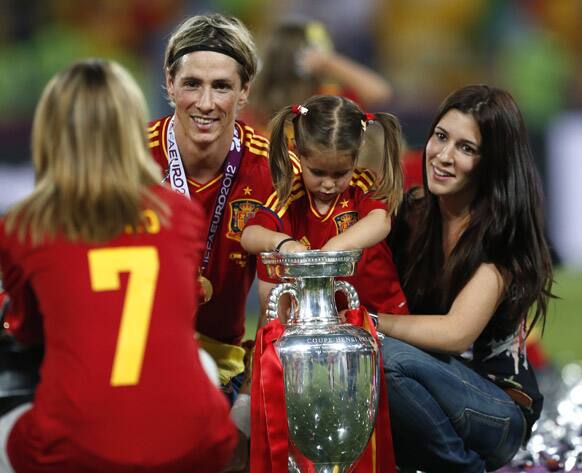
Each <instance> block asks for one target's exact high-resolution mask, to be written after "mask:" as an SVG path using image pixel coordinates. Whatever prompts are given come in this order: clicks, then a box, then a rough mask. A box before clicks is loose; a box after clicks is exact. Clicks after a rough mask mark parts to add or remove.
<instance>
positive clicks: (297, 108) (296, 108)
mask: <svg viewBox="0 0 582 473" xmlns="http://www.w3.org/2000/svg"><path fill="white" fill-rule="evenodd" d="M291 111H292V112H293V113H294V114H295V115H307V112H308V111H309V110H307V108H306V107H304V106H303V105H292V106H291Z"/></svg>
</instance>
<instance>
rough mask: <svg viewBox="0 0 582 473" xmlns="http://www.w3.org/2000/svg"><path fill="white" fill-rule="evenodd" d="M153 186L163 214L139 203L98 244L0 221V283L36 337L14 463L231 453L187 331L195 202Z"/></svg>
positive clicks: (193, 289) (150, 461)
mask: <svg viewBox="0 0 582 473" xmlns="http://www.w3.org/2000/svg"><path fill="white" fill-rule="evenodd" d="M153 191H154V192H155V193H156V194H157V196H158V198H159V199H160V200H161V201H163V202H165V203H166V205H167V206H168V207H169V209H170V211H171V215H170V217H169V219H168V222H167V224H166V225H164V224H163V223H162V221H161V219H160V218H159V217H158V215H157V214H156V213H155V212H154V211H153V210H151V209H145V210H144V215H145V217H146V218H147V222H148V223H147V224H146V225H143V228H139V229H138V231H126V232H125V233H123V234H122V235H120V236H118V237H116V238H115V239H113V240H112V241H109V242H106V243H102V244H87V243H84V242H71V241H68V240H65V239H64V238H62V237H60V236H57V237H55V238H54V239H52V240H50V241H48V240H47V241H46V242H44V243H42V244H39V245H35V246H32V245H31V244H30V242H29V239H28V238H27V239H26V240H25V241H24V242H20V241H19V240H18V239H17V238H16V236H15V235H14V234H13V233H11V234H10V235H7V234H6V232H5V229H4V226H3V223H0V265H1V266H0V267H1V270H2V274H3V282H4V286H5V289H6V291H7V292H8V294H9V295H10V298H11V301H12V303H13V304H14V312H15V313H20V314H23V316H24V317H25V318H30V319H31V320H32V321H35V322H36V323H42V331H43V338H44V343H45V356H44V360H43V363H42V366H41V376H40V379H41V380H40V383H39V384H38V386H37V390H36V394H35V399H34V402H33V407H32V409H31V410H29V411H27V412H26V413H25V414H24V415H23V416H22V417H21V418H20V419H19V420H18V421H17V423H16V424H15V425H14V428H13V429H12V431H11V434H10V436H9V440H8V446H7V451H8V455H9V458H10V461H11V463H12V464H13V467H14V469H15V471H16V472H17V473H37V472H38V473H40V472H42V473H78V472H81V471H82V472H91V473H97V472H101V473H102V472H108V473H118V472H119V473H121V472H130V471H131V472H146V471H147V472H148V473H151V472H153V473H158V472H159V473H162V472H163V473H168V472H185V471H219V470H220V468H221V467H222V465H224V463H225V462H227V461H228V459H229V457H230V455H231V452H232V450H233V448H234V446H235V444H236V442H237V434H236V429H235V427H234V425H233V424H232V422H231V421H230V417H229V407H228V405H227V401H226V399H225V397H224V395H223V394H222V393H220V392H219V391H218V390H217V389H216V388H215V387H214V386H213V385H212V383H211V381H210V380H209V379H208V377H207V376H206V374H205V373H204V370H203V368H202V366H201V363H200V359H199V357H198V344H197V342H196V341H195V340H194V337H193V334H192V318H193V317H194V314H195V312H196V308H197V303H198V302H197V293H198V287H197V282H196V275H197V268H198V265H199V262H200V256H201V251H202V246H203V236H202V235H203V234H205V229H204V228H203V225H202V216H203V212H202V209H201V208H200V206H199V205H198V204H196V203H192V202H190V201H188V200H186V199H184V198H183V197H182V196H180V195H178V194H175V193H174V192H172V191H170V190H168V189H165V188H163V187H161V186H155V188H154V189H153ZM25 326H26V324H21V325H20V327H25ZM13 329H14V332H15V335H16V336H18V335H19V333H18V332H19V328H18V327H13Z"/></svg>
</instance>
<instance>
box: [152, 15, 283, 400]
mask: <svg viewBox="0 0 582 473" xmlns="http://www.w3.org/2000/svg"><path fill="white" fill-rule="evenodd" d="M257 61H258V58H257V53H256V48H255V45H254V42H253V40H252V37H251V35H250V33H249V31H248V30H247V29H246V27H245V26H244V25H243V24H242V23H241V22H240V21H239V20H237V19H236V18H232V17H225V16H222V15H219V14H210V15H201V16H194V17H191V18H189V19H187V20H186V21H185V22H184V23H182V24H181V25H179V26H178V27H177V28H176V30H175V31H174V33H173V34H172V35H171V37H170V39H169V41H168V45H167V47H166V53H165V60H164V71H165V74H166V89H167V93H168V98H169V100H170V103H171V104H172V105H173V106H174V107H175V112H174V114H173V115H172V116H168V117H164V118H161V119H158V120H155V121H153V122H151V124H150V128H149V137H150V148H151V151H152V153H153V156H154V158H155V159H156V161H157V162H158V164H159V165H160V166H161V167H162V169H163V176H164V180H165V181H167V182H168V183H169V184H170V185H171V187H172V188H173V189H174V190H175V191H177V192H179V193H182V194H184V195H186V196H189V197H190V198H195V199H197V200H198V201H199V202H201V203H202V206H203V207H204V208H205V210H206V212H207V215H206V220H205V226H206V228H207V232H208V233H207V237H206V242H205V253H204V255H203V258H202V263H201V267H200V272H199V275H198V277H199V280H200V282H201V285H202V287H203V288H204V290H205V291H204V296H205V297H204V300H203V301H202V302H203V305H201V306H200V309H199V312H198V317H197V325H196V331H197V332H198V336H199V341H200V343H201V345H202V346H203V347H204V348H205V349H206V350H207V351H208V352H209V353H210V354H211V356H212V357H213V358H214V360H215V361H216V363H217V365H218V369H219V376H220V381H221V384H222V386H223V390H224V391H225V393H226V394H227V396H228V397H229V399H230V400H231V402H233V401H234V399H235V398H236V396H237V392H238V389H239V386H240V384H241V381H242V376H243V371H244V363H243V357H244V350H243V349H242V348H241V346H240V344H241V340H242V337H243V335H244V328H245V306H246V298H247V293H248V291H249V289H250V286H251V284H252V281H253V278H254V275H255V266H256V262H255V258H254V257H253V256H251V255H249V254H248V253H247V252H245V251H244V250H243V249H242V248H241V246H240V235H241V232H242V230H243V228H244V226H245V224H246V222H247V220H248V219H249V218H250V217H252V216H253V215H254V213H255V212H256V210H257V208H258V207H259V206H260V205H262V204H265V203H266V202H267V200H268V199H269V197H270V196H271V194H272V185H271V178H270V172H269V167H268V160H267V156H268V141H267V140H266V139H265V138H263V137H262V136H259V135H257V134H255V133H254V131H253V129H252V128H250V127H248V126H246V125H245V124H244V123H242V122H239V121H237V120H236V116H237V113H238V112H239V110H240V109H241V108H242V107H243V106H244V105H245V104H246V102H247V98H248V95H249V90H250V85H251V81H252V80H253V78H254V76H255V73H256V71H257Z"/></svg>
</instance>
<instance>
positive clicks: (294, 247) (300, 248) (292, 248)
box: [281, 240, 309, 253]
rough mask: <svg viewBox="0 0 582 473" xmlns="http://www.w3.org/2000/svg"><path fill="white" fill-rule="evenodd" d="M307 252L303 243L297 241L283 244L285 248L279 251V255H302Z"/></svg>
mask: <svg viewBox="0 0 582 473" xmlns="http://www.w3.org/2000/svg"><path fill="white" fill-rule="evenodd" d="M307 250H309V248H307V247H306V246H305V245H304V244H303V243H300V242H298V241H297V240H292V241H289V242H288V243H285V246H284V247H283V248H282V249H281V253H302V252H304V251H307Z"/></svg>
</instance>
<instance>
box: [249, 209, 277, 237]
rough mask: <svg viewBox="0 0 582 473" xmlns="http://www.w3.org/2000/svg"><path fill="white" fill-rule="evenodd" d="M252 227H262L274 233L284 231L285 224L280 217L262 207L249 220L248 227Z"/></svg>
mask: <svg viewBox="0 0 582 473" xmlns="http://www.w3.org/2000/svg"><path fill="white" fill-rule="evenodd" d="M251 225H260V226H261V227H264V228H267V229H268V230H272V231H274V232H282V231H283V222H282V221H281V219H280V218H279V216H278V215H277V214H276V213H275V212H273V211H272V210H270V209H268V208H266V207H260V208H259V210H257V212H256V213H255V215H254V216H253V217H251V218H250V219H249V221H248V222H247V224H246V226H247V227H250V226H251Z"/></svg>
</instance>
